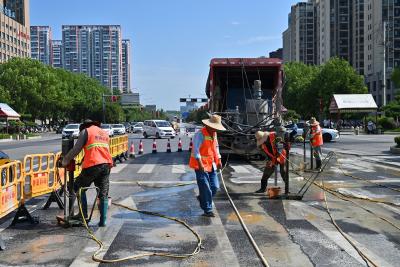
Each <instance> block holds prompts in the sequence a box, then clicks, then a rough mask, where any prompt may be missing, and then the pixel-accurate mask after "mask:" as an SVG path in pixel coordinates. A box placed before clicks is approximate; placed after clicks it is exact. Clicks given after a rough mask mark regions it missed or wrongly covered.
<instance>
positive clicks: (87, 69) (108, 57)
mask: <svg viewBox="0 0 400 267" xmlns="http://www.w3.org/2000/svg"><path fill="white" fill-rule="evenodd" d="M62 38H63V60H64V68H65V69H67V70H69V71H72V72H79V73H84V74H86V75H88V76H90V77H93V78H96V79H97V80H98V81H100V83H101V84H103V85H104V86H106V87H108V88H110V89H118V90H120V91H121V92H122V88H123V87H122V34H121V26H119V25H63V26H62Z"/></svg>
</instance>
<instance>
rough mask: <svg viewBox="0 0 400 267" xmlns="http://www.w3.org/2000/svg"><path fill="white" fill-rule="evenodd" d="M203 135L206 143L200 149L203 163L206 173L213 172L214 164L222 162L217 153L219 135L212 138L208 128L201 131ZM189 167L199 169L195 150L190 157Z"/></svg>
mask: <svg viewBox="0 0 400 267" xmlns="http://www.w3.org/2000/svg"><path fill="white" fill-rule="evenodd" d="M201 133H202V134H203V136H204V141H203V143H202V144H201V146H200V149H199V152H200V156H201V162H202V163H203V166H204V171H206V172H211V171H212V168H213V162H215V163H216V164H219V163H220V162H221V160H220V158H219V154H218V152H217V145H218V141H217V133H215V134H214V136H211V135H210V134H209V133H208V131H207V128H206V127H204V128H203V129H201ZM189 167H190V168H192V169H195V170H198V169H199V164H198V162H197V159H196V158H195V155H194V149H192V153H191V155H190V161H189Z"/></svg>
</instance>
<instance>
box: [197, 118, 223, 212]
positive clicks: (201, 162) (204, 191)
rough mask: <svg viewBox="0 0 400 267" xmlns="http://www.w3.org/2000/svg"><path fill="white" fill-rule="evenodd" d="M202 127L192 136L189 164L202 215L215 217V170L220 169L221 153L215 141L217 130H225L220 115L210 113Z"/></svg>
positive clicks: (216, 184)
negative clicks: (192, 172)
mask: <svg viewBox="0 0 400 267" xmlns="http://www.w3.org/2000/svg"><path fill="white" fill-rule="evenodd" d="M202 122H203V124H204V127H203V128H202V129H201V131H198V132H197V133H196V134H195V136H194V138H193V149H192V153H191V156H190V161H189V166H190V168H192V169H194V171H195V173H196V180H197V186H198V187H199V196H198V197H197V199H198V200H199V202H200V208H201V209H202V210H203V211H204V214H203V216H206V217H215V215H214V213H213V206H212V204H213V197H214V196H215V194H216V193H217V191H218V189H219V181H218V177H217V170H221V169H222V163H221V155H220V154H219V147H218V141H217V131H225V130H226V129H225V127H224V126H223V125H222V123H221V116H218V115H211V116H210V118H209V119H205V120H202Z"/></svg>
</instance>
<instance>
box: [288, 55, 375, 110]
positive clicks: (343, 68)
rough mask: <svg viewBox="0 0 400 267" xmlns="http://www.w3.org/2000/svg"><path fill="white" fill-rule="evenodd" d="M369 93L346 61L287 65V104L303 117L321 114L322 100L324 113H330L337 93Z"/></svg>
mask: <svg viewBox="0 0 400 267" xmlns="http://www.w3.org/2000/svg"><path fill="white" fill-rule="evenodd" d="M367 92H368V90H367V87H366V86H365V84H364V79H363V77H362V76H361V75H358V74H357V73H356V71H355V70H354V68H353V67H351V66H350V64H349V63H348V62H347V61H346V60H343V59H339V58H332V59H331V60H329V61H328V62H327V63H326V64H324V65H322V66H308V65H305V64H302V63H289V64H286V65H285V87H284V104H285V106H286V107H287V108H289V109H293V110H295V111H296V112H298V113H299V114H300V115H301V116H302V117H303V118H309V117H310V116H315V115H316V114H319V111H320V101H321V104H322V107H323V112H324V113H325V114H328V113H329V104H330V101H331V98H332V96H333V94H364V93H367Z"/></svg>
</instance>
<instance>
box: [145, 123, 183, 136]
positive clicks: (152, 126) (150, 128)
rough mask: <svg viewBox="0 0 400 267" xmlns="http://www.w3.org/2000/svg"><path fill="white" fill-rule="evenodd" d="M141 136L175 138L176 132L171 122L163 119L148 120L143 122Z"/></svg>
mask: <svg viewBox="0 0 400 267" xmlns="http://www.w3.org/2000/svg"><path fill="white" fill-rule="evenodd" d="M143 124H144V125H143V137H144V138H147V137H150V136H154V137H155V138H163V137H170V138H172V139H173V138H175V136H176V132H175V130H174V128H172V125H171V123H169V122H168V121H164V120H148V121H145V122H144V123H143Z"/></svg>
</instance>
